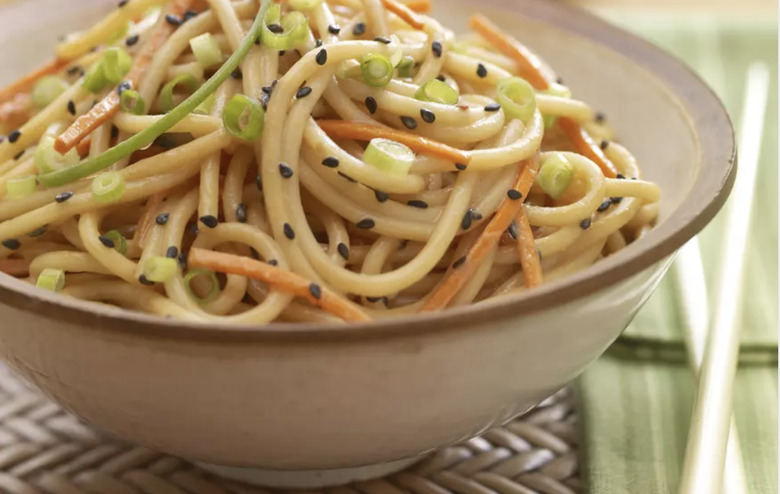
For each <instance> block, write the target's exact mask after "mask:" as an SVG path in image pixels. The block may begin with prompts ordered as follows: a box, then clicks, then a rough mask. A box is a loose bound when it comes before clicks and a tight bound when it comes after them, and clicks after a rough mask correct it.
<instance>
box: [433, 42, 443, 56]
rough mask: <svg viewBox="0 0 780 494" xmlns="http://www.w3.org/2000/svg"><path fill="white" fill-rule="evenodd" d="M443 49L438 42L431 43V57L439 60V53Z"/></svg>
mask: <svg viewBox="0 0 780 494" xmlns="http://www.w3.org/2000/svg"><path fill="white" fill-rule="evenodd" d="M443 49H444V48H443V47H442V46H441V42H440V41H434V42H433V43H431V51H432V52H433V56H435V57H436V58H441V53H442V50H443Z"/></svg>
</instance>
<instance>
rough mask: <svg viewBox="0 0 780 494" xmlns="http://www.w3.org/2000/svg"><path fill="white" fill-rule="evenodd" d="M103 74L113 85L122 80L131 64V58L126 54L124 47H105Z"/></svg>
mask: <svg viewBox="0 0 780 494" xmlns="http://www.w3.org/2000/svg"><path fill="white" fill-rule="evenodd" d="M101 63H102V64H103V75H104V76H105V78H106V80H107V81H108V83H109V84H111V85H115V84H119V83H120V82H122V79H123V78H124V77H125V76H126V75H127V73H128V72H130V68H131V67H132V66H133V58H132V57H131V56H130V55H128V53H127V52H126V51H125V50H124V48H119V47H117V46H112V47H111V48H106V52H105V54H104V55H103V60H102V61H101Z"/></svg>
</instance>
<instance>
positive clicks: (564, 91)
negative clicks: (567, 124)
mask: <svg viewBox="0 0 780 494" xmlns="http://www.w3.org/2000/svg"><path fill="white" fill-rule="evenodd" d="M544 94H549V95H550V96H557V97H559V98H571V89H569V88H568V87H566V86H564V85H563V84H558V83H557V82H552V83H550V87H549V88H547V89H546V90H545V91H544ZM543 119H544V128H545V129H551V128H552V126H553V125H555V122H557V121H558V117H556V116H555V115H545V116H544V117H543Z"/></svg>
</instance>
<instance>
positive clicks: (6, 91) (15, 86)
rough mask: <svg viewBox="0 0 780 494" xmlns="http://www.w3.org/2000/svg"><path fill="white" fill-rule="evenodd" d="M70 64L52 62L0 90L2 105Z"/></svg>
mask: <svg viewBox="0 0 780 494" xmlns="http://www.w3.org/2000/svg"><path fill="white" fill-rule="evenodd" d="M67 64H68V62H67V60H52V61H51V62H48V63H47V64H45V65H43V66H41V67H38V68H37V69H35V70H33V71H32V72H30V73H28V74H25V75H23V76H22V77H21V78H19V79H17V80H15V81H14V82H12V83H11V84H9V85H7V86H6V87H4V88H2V89H0V103H4V102H6V101H8V100H10V99H12V98H14V97H15V96H16V95H17V94H19V93H21V92H26V91H28V90H30V89H32V87H33V85H34V84H35V83H36V81H38V79H40V78H41V77H43V76H45V75H50V74H56V73H57V72H59V71H60V70H62V69H63V68H65V66H66V65H67Z"/></svg>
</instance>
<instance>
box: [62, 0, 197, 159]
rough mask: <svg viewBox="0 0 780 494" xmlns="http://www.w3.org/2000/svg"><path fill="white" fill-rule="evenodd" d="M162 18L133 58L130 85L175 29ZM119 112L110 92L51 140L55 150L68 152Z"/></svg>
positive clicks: (175, 11) (178, 10)
mask: <svg viewBox="0 0 780 494" xmlns="http://www.w3.org/2000/svg"><path fill="white" fill-rule="evenodd" d="M190 4H192V0H177V1H176V2H174V3H173V5H171V8H170V10H169V12H168V14H172V15H175V16H177V17H181V16H182V15H183V14H184V11H186V10H187V9H188V8H189V6H190ZM164 19H165V16H162V19H161V20H160V22H159V23H158V24H157V27H156V29H155V32H154V34H153V35H152V37H151V38H150V39H149V41H147V42H146V43H145V44H144V46H143V48H142V49H141V51H140V52H139V53H138V56H136V57H135V60H134V61H133V68H132V69H130V73H129V74H128V75H127V79H126V80H127V81H128V82H130V83H131V84H132V85H133V86H135V85H136V84H138V82H139V81H140V80H141V77H143V75H144V72H146V68H147V67H148V66H149V64H150V63H151V61H152V59H153V58H154V55H155V54H156V53H157V51H158V50H159V49H160V47H161V46H162V45H163V43H165V40H166V39H168V37H169V36H170V35H171V33H173V31H174V30H175V29H176V28H175V27H174V26H172V25H171V24H169V23H167V22H165V20H164ZM118 111H119V95H118V94H117V92H116V91H111V92H110V93H109V94H108V95H107V96H106V97H105V98H103V100H102V101H101V102H100V103H98V104H97V105H95V106H93V107H92V109H91V110H89V112H87V113H86V114H84V115H82V116H80V117H79V118H78V119H76V121H75V122H73V125H71V126H70V127H69V128H68V129H67V130H66V131H65V132H63V133H62V135H60V136H59V137H58V138H57V140H56V141H54V149H56V150H57V152H59V153H63V154H64V153H67V152H68V151H70V150H71V149H72V148H73V146H75V145H76V144H78V143H79V142H80V141H81V140H82V139H84V138H85V137H86V136H88V135H89V134H91V133H92V132H93V131H94V130H95V129H97V128H98V127H100V126H101V125H103V124H104V123H105V122H106V121H108V120H109V119H110V118H112V117H113V116H114V115H116V113H117V112H118Z"/></svg>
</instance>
